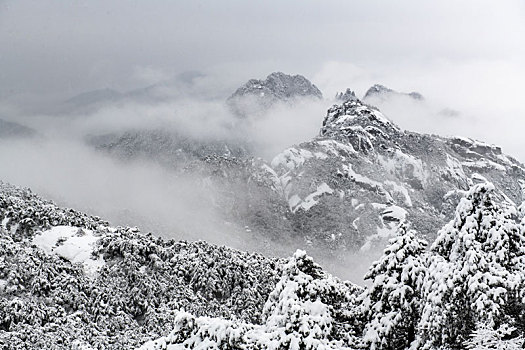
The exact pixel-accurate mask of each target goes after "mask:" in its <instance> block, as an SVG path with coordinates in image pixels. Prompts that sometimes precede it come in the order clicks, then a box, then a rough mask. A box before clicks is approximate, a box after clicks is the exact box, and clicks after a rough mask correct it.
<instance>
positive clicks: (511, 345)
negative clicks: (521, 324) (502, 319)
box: [464, 323, 524, 350]
mask: <svg viewBox="0 0 525 350" xmlns="http://www.w3.org/2000/svg"><path fill="white" fill-rule="evenodd" d="M515 332H516V329H515V328H513V327H510V326H509V325H507V324H502V325H501V326H500V327H498V328H497V329H494V327H490V326H487V325H486V324H484V323H481V324H479V325H478V326H477V327H476V330H475V331H474V332H473V333H472V336H471V338H470V339H469V340H467V341H466V342H465V344H464V345H465V346H466V348H467V349H469V350H470V349H472V350H520V349H523V346H522V345H523V341H524V340H523V337H522V336H518V337H516V336H515Z"/></svg>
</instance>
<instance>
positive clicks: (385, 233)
mask: <svg viewBox="0 0 525 350" xmlns="http://www.w3.org/2000/svg"><path fill="white" fill-rule="evenodd" d="M273 75H275V76H282V75H281V74H272V75H270V77H272V76H273ZM272 79H273V78H272ZM272 79H269V80H270V81H273V80H272ZM299 80H301V81H302V78H299ZM267 81H268V80H267ZM252 82H253V84H251V85H250V86H252V85H253V86H255V85H257V84H258V83H257V84H256V83H255V80H253V81H252ZM261 86H262V85H261ZM272 86H273V85H272ZM245 88H246V87H241V88H240V89H239V90H238V91H244V90H245ZM266 88H267V87H261V89H266ZM254 89H255V88H254ZM257 89H259V88H257ZM347 92H348V91H347ZM234 95H235V94H234ZM348 95H349V96H351V97H352V98H350V99H345V100H346V101H345V102H343V103H341V104H339V105H334V106H333V107H331V108H330V109H329V110H328V112H327V115H326V116H325V118H324V120H323V121H322V123H320V124H322V125H320V126H321V130H320V132H319V135H318V136H317V137H315V138H313V139H312V140H307V141H305V142H303V143H300V144H297V145H294V146H292V147H290V148H288V149H286V150H284V151H283V152H282V153H280V154H278V155H276V156H275V157H274V158H273V159H272V160H271V161H264V160H262V159H257V158H254V157H253V156H252V153H251V152H250V146H249V144H248V143H244V144H243V143H237V144H236V143H235V142H234V143H232V142H231V141H229V143H228V142H226V141H217V142H215V143H213V142H212V143H209V144H203V143H202V142H200V141H197V140H192V139H191V138H182V139H181V137H180V136H177V135H175V134H173V135H170V134H169V133H165V132H158V131H154V132H138V133H137V132H133V133H125V134H124V135H123V136H118V137H113V138H110V139H104V138H99V139H97V142H96V144H97V147H98V148H99V149H101V150H104V151H106V152H110V153H112V154H114V155H118V156H119V157H121V158H125V159H150V160H151V159H153V160H156V161H158V162H160V163H161V164H163V165H167V166H168V167H169V168H172V169H179V171H182V172H188V171H190V172H191V171H197V172H198V173H199V174H201V175H204V176H205V178H206V179H207V181H208V180H209V181H211V182H213V183H215V184H216V185H217V186H219V187H220V188H221V189H223V191H222V194H221V197H220V198H217V199H216V200H215V203H216V204H217V207H218V210H220V211H221V212H222V213H223V215H224V217H225V219H226V220H229V221H233V222H236V223H237V224H238V225H239V226H240V227H243V226H247V227H249V228H250V231H252V234H253V235H255V236H257V235H260V236H261V239H262V238H264V239H266V238H268V237H272V239H286V240H288V239H292V240H294V241H295V244H299V246H300V247H303V248H308V249H318V250H319V251H321V252H323V253H326V252H331V254H336V255H339V253H341V252H344V251H356V250H367V249H370V248H372V247H374V246H377V247H382V246H383V245H384V244H385V242H386V240H387V239H388V238H390V237H391V236H392V235H393V234H394V233H395V230H396V228H397V226H398V225H399V223H400V222H402V221H405V220H407V221H409V222H411V223H412V224H413V227H414V228H415V229H416V230H417V231H419V232H420V234H421V235H423V236H425V237H427V238H428V239H433V238H434V237H435V232H436V230H435V228H436V227H441V226H442V225H443V224H444V223H445V222H447V221H448V220H450V219H451V218H452V216H453V212H454V208H455V206H456V205H457V203H458V202H459V200H460V198H461V197H462V196H463V195H464V193H465V191H467V190H468V188H469V187H470V186H472V185H474V184H476V183H478V182H483V181H490V182H492V183H494V185H495V186H496V190H497V191H498V192H500V193H501V194H502V195H503V196H504V197H505V198H506V201H507V202H508V203H509V204H512V205H516V206H520V205H521V204H522V203H523V201H524V200H525V195H524V192H523V188H524V187H523V186H525V167H524V166H523V165H522V164H521V163H520V162H518V161H517V160H515V159H514V158H512V157H510V156H508V155H505V154H504V153H503V152H502V150H501V149H500V148H499V147H497V146H494V145H489V144H486V143H483V142H480V141H475V140H472V139H469V138H464V137H441V136H436V135H426V134H419V133H415V132H410V131H406V130H402V129H401V128H400V127H399V126H397V125H396V124H395V123H394V122H393V121H391V120H389V119H388V118H387V117H386V116H384V115H383V114H382V113H381V112H380V111H379V110H378V109H377V108H375V107H373V106H370V105H367V104H365V103H363V102H361V101H360V100H358V99H357V98H354V97H355V94H352V93H351V91H350V92H348ZM342 96H344V94H343V95H342ZM275 98H276V97H272V99H275ZM239 189H241V190H239ZM276 232H279V234H278V235H276Z"/></svg>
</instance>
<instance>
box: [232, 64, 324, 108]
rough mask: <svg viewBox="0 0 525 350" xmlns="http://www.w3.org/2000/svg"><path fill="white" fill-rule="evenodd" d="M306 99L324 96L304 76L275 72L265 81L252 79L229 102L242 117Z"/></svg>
mask: <svg viewBox="0 0 525 350" xmlns="http://www.w3.org/2000/svg"><path fill="white" fill-rule="evenodd" d="M301 97H306V98H314V99H321V98H322V97H323V94H322V93H321V91H320V90H319V89H318V88H317V87H316V86H315V85H314V84H312V83H311V82H310V81H309V80H308V79H306V78H305V77H304V76H302V75H288V74H284V73H282V72H274V73H272V74H270V75H268V76H267V77H266V79H265V80H258V79H250V80H249V81H248V82H247V83H246V84H244V85H243V86H241V87H240V88H238V89H237V90H236V91H235V92H234V93H233V94H232V95H231V96H230V97H229V98H228V100H227V103H228V105H229V106H230V108H232V110H233V111H234V113H236V114H238V115H242V116H246V115H251V114H258V113H260V112H261V111H265V110H266V109H268V108H269V107H271V106H272V105H274V104H275V103H277V102H290V101H293V100H294V99H297V98H301Z"/></svg>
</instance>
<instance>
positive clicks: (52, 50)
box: [0, 0, 525, 161]
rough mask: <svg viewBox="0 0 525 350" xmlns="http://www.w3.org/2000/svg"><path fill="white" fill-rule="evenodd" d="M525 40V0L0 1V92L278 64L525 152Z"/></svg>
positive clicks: (60, 90)
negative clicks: (389, 96)
mask: <svg viewBox="0 0 525 350" xmlns="http://www.w3.org/2000/svg"><path fill="white" fill-rule="evenodd" d="M524 38H525V2H523V1H519V0H517V1H480V0H475V1H474V0H472V1H452V0H446V1H439V2H438V1H433V2H430V1H421V0H398V1H386V0H385V1H374V0H372V1H370V0H367V1H351V0H323V1H320V0H319V1H312V0H287V1H246V0H237V1H235V0H221V1H216V0H208V1H202V0H188V1H183V0H175V1H167V0H166V1H161V0H150V1H131V0H130V1H118V0H109V1H108V0H105V1H99V0H90V1H59V0H56V1H53V0H46V1H44V0H36V1H27V0H16V1H1V0H0V47H1V50H0V100H1V99H4V100H13V99H14V100H17V101H19V102H20V101H24V99H27V101H30V100H31V99H35V98H38V97H46V96H51V95H59V96H71V95H74V94H76V93H79V92H82V91H86V90H90V89H97V88H105V87H110V88H115V89H119V90H125V89H130V88H134V87H139V86H144V85H147V84H150V83H153V82H156V81H158V80H160V79H164V78H169V77H172V76H174V75H176V74H177V73H180V72H183V71H187V70H200V71H203V72H206V73H208V74H210V75H212V76H214V77H216V79H217V80H216V84H217V86H222V87H227V88H230V87H235V86H237V85H238V84H240V83H241V82H244V81H246V80H247V79H249V78H252V77H259V78H262V77H264V76H266V75H267V74H268V73H270V72H271V71H275V70H280V71H284V72H288V73H299V74H303V75H305V76H307V77H308V78H310V79H311V80H312V81H313V82H314V83H316V84H317V85H318V86H319V87H320V88H321V90H323V92H324V93H325V95H328V96H331V95H332V94H334V93H335V92H336V91H337V90H340V89H343V88H345V87H351V88H353V89H356V90H357V92H358V95H362V94H363V93H364V92H365V91H366V88H367V87H369V86H370V85H371V84H373V83H376V82H380V83H383V84H385V85H387V86H390V87H392V88H394V89H396V90H401V91H413V90H416V91H420V92H421V93H423V94H424V95H425V96H426V97H428V98H429V99H431V100H432V101H435V103H438V104H441V105H443V106H447V107H450V108H454V109H458V110H461V111H462V112H463V113H464V114H465V116H466V118H465V119H464V120H465V121H468V122H463V123H458V124H457V125H455V124H454V125H452V124H451V125H450V127H449V129H447V128H444V127H442V126H441V125H439V124H440V123H435V125H434V124H432V123H430V125H429V127H428V130H425V131H427V132H433V131H436V132H440V133H447V134H453V133H457V134H463V135H468V136H474V137H478V138H482V139H486V140H487V141H489V142H494V143H500V144H502V145H503V146H504V149H505V150H506V151H507V152H508V153H511V154H518V155H519V156H520V157H521V160H522V161H523V160H525V151H522V150H521V149H522V148H523V147H522V145H523V143H522V142H521V139H520V137H518V136H519V135H518V131H521V130H525V107H523V103H522V98H523V97H522V96H523V84H524V83H523V82H524V80H525V64H524V63H523V62H525V39H524ZM321 118H322V116H320V120H321ZM414 118H416V116H415V117H414ZM469 118H470V119H469ZM408 123H409V122H408ZM494 123H497V127H496V128H494V127H492V126H493V124H494ZM403 126H404V127H405V128H407V129H410V125H403ZM455 131H457V132H455ZM493 131H496V132H493ZM514 135H515V136H514Z"/></svg>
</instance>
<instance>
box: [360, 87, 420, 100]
mask: <svg viewBox="0 0 525 350" xmlns="http://www.w3.org/2000/svg"><path fill="white" fill-rule="evenodd" d="M393 96H408V97H410V98H412V99H414V100H416V101H422V100H424V98H423V95H421V94H420V93H419V92H409V93H404V92H398V91H395V90H392V89H389V88H387V87H386V86H384V85H380V84H375V85H374V86H372V87H371V88H370V89H368V91H367V92H366V93H365V96H364V97H363V100H364V101H366V100H370V99H374V98H378V99H388V98H391V97H393Z"/></svg>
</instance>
